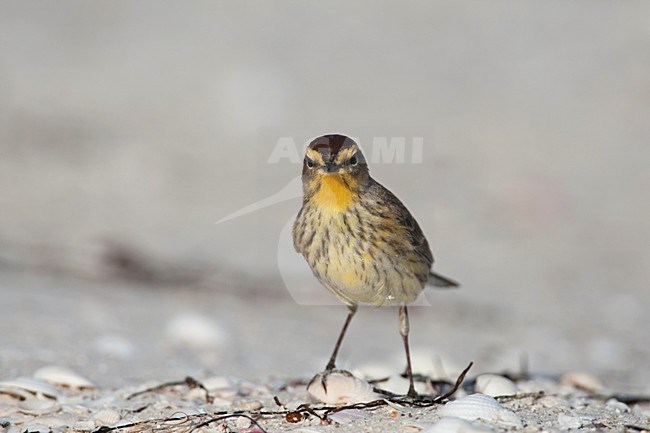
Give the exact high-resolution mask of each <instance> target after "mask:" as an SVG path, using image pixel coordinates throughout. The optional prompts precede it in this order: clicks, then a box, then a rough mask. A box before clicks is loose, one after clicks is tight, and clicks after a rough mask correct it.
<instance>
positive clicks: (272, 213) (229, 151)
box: [0, 0, 650, 390]
mask: <svg viewBox="0 0 650 433" xmlns="http://www.w3.org/2000/svg"><path fill="white" fill-rule="evenodd" d="M649 119H650V4H648V3H647V2H641V1H629V2H628V1H622V2H605V1H572V2H560V1H528V0H526V1H492V2H485V1H442V2H425V1H422V2H409V3H407V4H405V3H403V2H386V1H382V2H369V1H363V2H354V3H351V2H326V3H316V2H299V1H295V2H290V1H284V2H220V1H184V2H166V1H165V2H160V1H93V2H88V1H58V2H40V1H24V0H16V1H9V0H5V1H3V2H1V3H0V303H1V304H2V313H1V314H0V329H2V332H0V363H1V364H0V368H1V373H2V375H3V376H11V375H18V374H30V373H31V372H32V371H33V369H34V368H37V367H39V366H42V365H46V364H57V365H65V366H68V367H72V368H74V369H77V370H79V371H81V372H83V373H84V374H85V375H86V376H88V377H90V378H91V379H93V380H95V381H97V382H99V383H102V384H108V385H121V384H125V383H134V382H135V383H137V382H138V381H142V380H148V379H158V380H161V379H168V378H179V377H182V375H185V374H195V375H206V374H234V375H239V376H243V377H268V376H270V375H278V376H296V375H304V376H309V375H310V374H312V373H314V372H316V371H318V370H319V369H321V368H322V367H323V366H324V364H325V360H326V358H327V356H328V355H329V352H330V350H331V346H332V344H333V343H334V339H335V336H336V335H337V333H338V330H339V327H340V326H341V324H342V321H343V319H344V317H345V314H346V313H345V309H344V308H343V307H341V306H330V305H328V306H324V305H321V306H319V305H316V306H306V305H299V304H298V303H296V302H294V301H293V299H292V297H291V296H290V294H289V293H288V291H287V290H286V288H285V286H284V284H283V280H282V278H281V275H280V272H279V270H278V257H279V256H282V255H283V254H289V255H291V254H293V251H291V250H290V249H287V251H284V250H283V249H282V248H280V249H279V247H278V245H281V242H280V240H281V239H280V233H281V230H282V228H283V227H284V226H285V225H286V224H287V223H288V222H289V221H290V219H291V218H292V217H293V216H294V215H295V213H296V212H297V210H298V208H299V206H300V200H299V199H296V198H294V199H292V200H288V201H285V202H282V203H279V204H276V205H274V206H271V207H268V208H266V209H264V210H263V211H258V212H254V213H250V214H248V215H246V216H243V217H241V218H237V219H234V220H231V221H228V222H225V223H222V224H215V222H216V221H217V220H220V219H221V218H223V217H225V216H227V215H229V214H231V213H232V212H235V211H237V210H238V209H240V208H242V207H244V206H247V205H250V204H251V203H255V202H257V201H259V200H262V199H264V198H266V197H269V196H271V195H273V194H275V193H276V192H278V191H280V190H282V189H283V188H284V187H285V186H286V185H287V184H288V183H289V182H290V181H291V180H292V179H294V178H295V177H296V176H297V175H298V173H299V171H300V164H296V163H291V162H290V161H288V160H282V161H280V162H279V163H277V164H270V163H268V159H269V156H270V154H271V152H272V150H273V148H274V146H275V145H276V144H277V138H278V137H280V136H290V137H291V136H293V137H295V138H296V142H297V143H298V144H299V145H303V143H304V140H305V139H307V138H309V136H316V135H319V134H322V133H325V132H333V131H337V132H342V133H346V134H349V135H353V136H359V137H360V138H361V141H362V145H364V144H368V142H369V141H370V140H371V139H372V137H373V135H374V133H373V131H377V135H381V136H407V137H410V136H423V137H424V143H425V147H424V152H423V157H424V160H423V162H422V163H419V164H411V163H406V164H389V163H387V164H377V165H375V166H372V167H371V171H372V173H373V175H374V176H375V177H376V178H377V179H378V180H380V181H381V182H382V183H384V184H385V185H387V186H388V187H389V188H390V189H392V190H393V191H394V192H395V193H396V194H397V195H398V196H399V197H400V198H401V199H402V200H403V201H404V202H405V203H406V204H407V205H408V206H409V208H410V209H411V211H412V212H413V214H414V215H415V216H416V218H417V219H418V221H419V222H420V225H421V226H422V227H423V229H424V231H425V232H426V233H427V234H428V237H429V240H430V242H431V244H432V246H433V250H434V255H435V256H436V258H437V266H438V268H437V269H438V270H440V271H441V272H443V273H445V274H448V275H450V276H453V277H454V278H457V279H458V280H460V281H461V282H462V283H463V288H462V290H459V291H453V292H449V291H447V292H440V291H438V292H431V293H429V294H428V295H427V298H428V299H429V301H430V303H431V304H432V306H431V307H426V308H425V307H423V308H416V309H415V310H414V312H413V313H412V322H413V323H412V339H413V343H412V345H413V346H414V347H415V349H414V350H415V351H416V358H417V359H416V362H417V364H418V365H419V367H420V369H424V370H426V369H427V368H429V367H430V364H431V363H434V364H435V363H439V362H442V363H443V364H444V365H445V368H446V369H448V370H449V371H450V372H451V371H453V370H454V369H458V368H459V367H462V366H464V365H465V364H467V362H469V361H470V360H474V361H476V369H475V372H479V371H502V370H511V371H517V369H518V368H520V367H519V364H520V359H521V358H527V359H528V362H529V367H530V369H531V370H533V371H535V372H540V373H548V374H560V373H562V372H565V371H575V370H586V371H591V372H593V373H595V374H598V375H599V376H600V377H601V378H603V380H605V381H606V383H607V384H608V385H611V386H615V387H620V388H625V389H628V390H648V387H649V384H648V380H649V379H650V372H649V371H648V370H649V369H648V365H650V337H649V336H648V315H647V312H648V307H649V306H650V292H649V290H648V280H649V277H650V275H649V274H650V248H649V245H650V223H649V221H650V200H649V198H650V197H649V194H648V191H649V188H648V185H649V183H650V182H649V181H650V175H649V174H648V173H649V171H648V164H649V163H650V147H649V145H650V143H649V142H650V122H649ZM298 259H299V258H298ZM313 288H314V290H322V289H319V288H318V287H317V285H316V284H315V283H314V285H313ZM355 320H356V322H355V323H354V324H353V327H352V329H351V332H350V334H349V339H348V340H347V341H346V344H345V347H344V348H343V352H342V358H341V359H342V364H343V366H345V367H347V368H351V369H352V368H361V369H363V368H366V369H367V370H365V371H380V370H381V371H384V370H386V371H399V370H400V369H402V367H403V366H402V364H403V361H402V353H401V343H400V340H399V335H398V332H397V313H396V312H395V311H393V310H392V309H388V310H370V309H368V310H364V311H362V312H361V314H360V315H359V316H358V318H357V319H355ZM434 361H435V362H434ZM382 369H384V370H382Z"/></svg>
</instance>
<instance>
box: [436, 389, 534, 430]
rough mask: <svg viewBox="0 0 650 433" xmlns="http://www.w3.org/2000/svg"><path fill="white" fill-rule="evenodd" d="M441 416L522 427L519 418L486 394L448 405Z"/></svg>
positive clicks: (473, 395) (464, 398) (475, 395)
mask: <svg viewBox="0 0 650 433" xmlns="http://www.w3.org/2000/svg"><path fill="white" fill-rule="evenodd" d="M439 413H440V415H441V416H452V417H456V418H462V419H465V420H469V421H472V420H477V419H481V420H485V421H489V422H493V423H499V424H502V425H507V426H516V427H520V426H521V425H522V423H521V419H520V418H519V416H518V415H517V414H516V413H514V412H512V411H511V410H508V409H506V408H505V407H503V406H501V405H500V404H499V402H498V401H496V400H495V399H494V398H493V397H490V396H489V395H485V394H472V395H468V396H467V397H463V398H459V399H458V400H454V401H451V402H449V403H447V404H446V405H445V406H444V407H443V408H442V409H440V412H439Z"/></svg>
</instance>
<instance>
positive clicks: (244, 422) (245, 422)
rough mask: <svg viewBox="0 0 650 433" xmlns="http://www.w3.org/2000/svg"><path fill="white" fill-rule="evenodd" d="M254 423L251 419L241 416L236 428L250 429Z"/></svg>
mask: <svg viewBox="0 0 650 433" xmlns="http://www.w3.org/2000/svg"><path fill="white" fill-rule="evenodd" d="M251 424H252V422H251V420H250V419H248V418H246V417H243V416H240V417H239V418H237V422H236V424H235V425H236V426H237V429H243V428H249V427H250V426H251Z"/></svg>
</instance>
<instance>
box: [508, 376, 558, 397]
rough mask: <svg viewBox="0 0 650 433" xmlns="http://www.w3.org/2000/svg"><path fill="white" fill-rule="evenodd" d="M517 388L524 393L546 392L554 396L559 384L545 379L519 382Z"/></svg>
mask: <svg viewBox="0 0 650 433" xmlns="http://www.w3.org/2000/svg"><path fill="white" fill-rule="evenodd" d="M517 388H518V389H519V391H520V392H524V393H534V392H545V393H548V394H554V393H556V392H558V389H559V388H558V386H557V382H555V381H554V380H550V379H544V378H536V379H532V380H522V381H519V382H517Z"/></svg>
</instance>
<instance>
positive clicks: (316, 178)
mask: <svg viewBox="0 0 650 433" xmlns="http://www.w3.org/2000/svg"><path fill="white" fill-rule="evenodd" d="M302 179H303V186H304V189H305V194H306V195H308V194H310V193H316V192H318V191H321V192H322V193H323V194H325V195H329V196H331V195H332V194H335V195H337V196H345V195H347V194H348V193H351V192H358V190H359V189H360V188H363V187H364V186H365V185H367V184H368V180H369V179H370V175H369V172H368V164H367V162H366V158H365V156H364V155H363V153H362V152H361V149H360V148H359V146H358V145H357V143H356V142H355V141H354V140H353V139H352V138H350V137H347V136H345V135H339V134H330V135H323V136H320V137H318V138H315V139H314V140H312V142H311V143H309V146H307V151H306V152H305V160H304V161H303V166H302ZM339 201H340V200H339Z"/></svg>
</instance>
